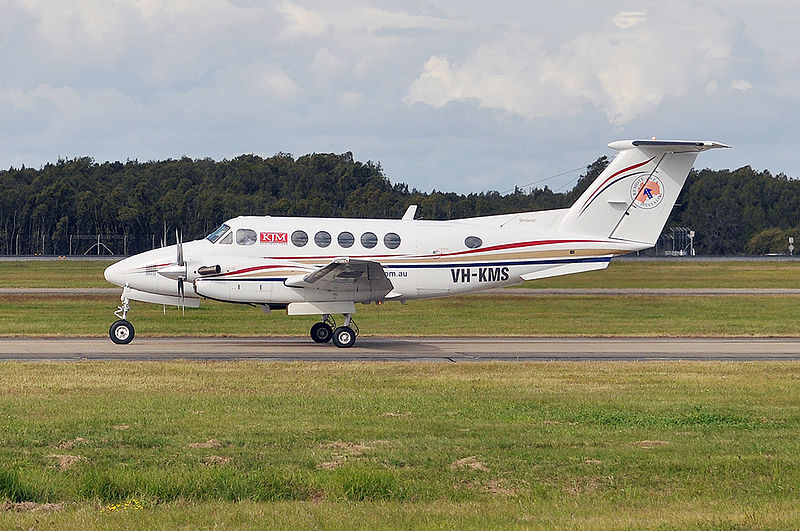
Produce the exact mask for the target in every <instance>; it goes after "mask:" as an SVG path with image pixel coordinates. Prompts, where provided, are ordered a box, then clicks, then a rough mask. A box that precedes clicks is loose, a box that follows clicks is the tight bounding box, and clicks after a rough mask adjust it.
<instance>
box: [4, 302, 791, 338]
mask: <svg viewBox="0 0 800 531" xmlns="http://www.w3.org/2000/svg"><path fill="white" fill-rule="evenodd" d="M117 304H119V298H118V297H113V296H86V297H40V296H4V297H1V298H0V337H14V336H97V337H99V336H105V335H107V334H108V327H109V326H110V324H111V323H112V322H113V321H114V320H115V319H116V318H115V317H114V316H113V314H112V311H113V310H114V309H116V306H117ZM357 310H358V313H356V316H355V318H356V321H357V322H358V326H359V327H360V329H361V331H362V334H363V335H378V336H392V335H400V336H550V337H554V336H639V337H659V336H661V337H664V336H671V337H681V336H706V337H725V336H761V337H764V336H784V337H797V336H800V296H749V295H748V296H726V297H709V296H705V297H679V296H669V297H657V296H559V297H554V296H495V295H475V296H469V297H456V298H451V299H440V300H429V301H411V302H409V303H408V304H405V305H401V304H399V303H387V304H383V305H380V306H375V305H371V306H363V305H359V306H358V307H357ZM165 311H166V316H165V313H164V312H165ZM338 317H339V318H340V317H341V316H338ZM128 318H129V319H130V320H131V322H133V323H134V326H135V327H136V334H137V336H140V337H141V336H256V337H258V336H306V335H308V330H309V328H310V327H311V325H312V324H313V323H314V322H315V321H316V320H317V318H316V316H305V317H288V316H287V315H286V312H273V313H272V314H271V315H269V316H266V315H264V314H263V313H262V312H261V310H259V309H256V308H252V307H250V306H242V305H232V304H222V303H217V302H213V301H211V302H203V304H202V306H201V307H200V308H197V309H187V310H186V313H185V315H182V314H181V312H180V310H178V309H177V308H174V307H167V308H166V310H164V309H163V308H162V307H161V306H157V305H152V304H145V303H136V302H134V303H133V304H132V310H131V312H130V313H129V315H128Z"/></svg>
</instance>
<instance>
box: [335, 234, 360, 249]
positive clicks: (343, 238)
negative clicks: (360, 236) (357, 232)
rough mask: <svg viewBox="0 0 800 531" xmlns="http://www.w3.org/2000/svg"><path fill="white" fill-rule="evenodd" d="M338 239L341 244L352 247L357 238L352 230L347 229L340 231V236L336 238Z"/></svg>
mask: <svg viewBox="0 0 800 531" xmlns="http://www.w3.org/2000/svg"><path fill="white" fill-rule="evenodd" d="M336 241H338V242H339V245H341V246H342V247H344V248H347V247H352V246H353V243H354V242H355V241H356V239H355V237H354V236H353V233H352V232H347V231H345V232H340V233H339V237H338V238H336Z"/></svg>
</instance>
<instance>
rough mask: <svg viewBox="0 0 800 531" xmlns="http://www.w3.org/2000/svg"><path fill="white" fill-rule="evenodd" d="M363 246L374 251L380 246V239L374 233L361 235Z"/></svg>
mask: <svg viewBox="0 0 800 531" xmlns="http://www.w3.org/2000/svg"><path fill="white" fill-rule="evenodd" d="M361 245H363V246H364V247H366V248H367V249H372V248H373V247H375V246H376V245H378V237H377V236H375V233H374V232H365V233H364V234H362V235H361Z"/></svg>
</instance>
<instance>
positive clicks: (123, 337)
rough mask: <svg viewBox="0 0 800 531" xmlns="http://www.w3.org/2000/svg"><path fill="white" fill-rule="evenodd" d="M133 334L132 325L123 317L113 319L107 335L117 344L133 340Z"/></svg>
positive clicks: (124, 343) (125, 343)
mask: <svg viewBox="0 0 800 531" xmlns="http://www.w3.org/2000/svg"><path fill="white" fill-rule="evenodd" d="M133 335H134V331H133V325H132V324H130V323H129V322H128V321H126V320H125V319H120V320H119V321H115V322H114V324H112V325H111V328H109V330H108V336H109V337H110V338H111V341H113V342H114V343H116V344H117V345H127V344H128V343H130V342H131V341H133Z"/></svg>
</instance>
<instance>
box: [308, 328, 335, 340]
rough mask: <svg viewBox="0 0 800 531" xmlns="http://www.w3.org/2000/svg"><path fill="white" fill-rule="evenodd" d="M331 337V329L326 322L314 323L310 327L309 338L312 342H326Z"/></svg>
mask: <svg viewBox="0 0 800 531" xmlns="http://www.w3.org/2000/svg"><path fill="white" fill-rule="evenodd" d="M332 337H333V329H332V328H331V327H330V325H329V324H328V323H314V326H312V327H311V339H313V340H314V343H327V342H328V341H330V340H331V338H332Z"/></svg>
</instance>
